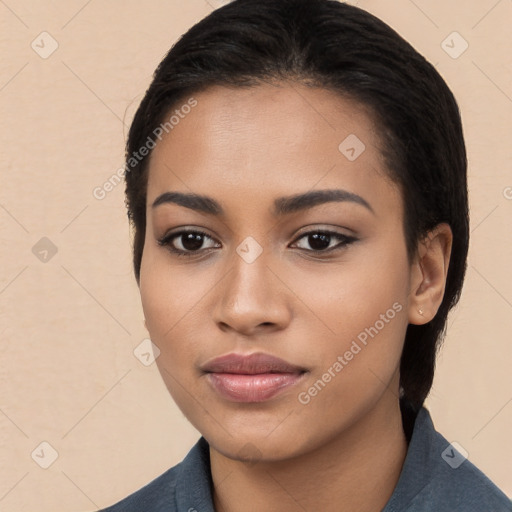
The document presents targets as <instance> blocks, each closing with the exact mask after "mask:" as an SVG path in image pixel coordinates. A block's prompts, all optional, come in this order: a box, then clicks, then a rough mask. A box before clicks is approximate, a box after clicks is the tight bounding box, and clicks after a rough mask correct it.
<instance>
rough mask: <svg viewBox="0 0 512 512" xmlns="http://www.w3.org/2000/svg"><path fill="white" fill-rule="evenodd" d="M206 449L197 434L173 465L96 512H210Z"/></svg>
mask: <svg viewBox="0 0 512 512" xmlns="http://www.w3.org/2000/svg"><path fill="white" fill-rule="evenodd" d="M210 486H211V472H210V452H209V446H208V443H207V442H206V440H205V439H204V438H203V437H201V438H200V439H199V440H198V441H197V443H196V444H195V445H194V446H193V447H192V448H191V450H190V451H189V452H188V454H187V456H186V457H185V458H184V459H183V460H182V461H181V462H180V463H179V464H177V465H176V466H173V467H172V468H170V469H168V470H167V471H166V472H165V473H163V474H161V475H160V476H159V477H157V478H155V479H154V480H152V481H151V482H149V483H148V484H147V485H145V486H144V487H142V488H141V489H139V490H138V491H136V492H134V493H133V494H130V496H128V497H126V498H124V499H123V500H122V501H119V502H118V503H116V504H115V505H112V506H111V507H108V508H105V509H103V510H101V511H100V512H142V511H143V512H164V511H165V512H184V511H187V512H188V511H192V510H195V509H194V506H192V504H195V505H196V506H197V507H198V508H199V506H200V507H201V510H204V511H205V512H213V506H212V498H211V488H210Z"/></svg>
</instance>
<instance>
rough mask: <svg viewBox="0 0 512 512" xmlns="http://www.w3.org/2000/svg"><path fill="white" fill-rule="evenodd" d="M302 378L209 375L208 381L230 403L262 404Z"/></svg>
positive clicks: (274, 375) (293, 375) (284, 375)
mask: <svg viewBox="0 0 512 512" xmlns="http://www.w3.org/2000/svg"><path fill="white" fill-rule="evenodd" d="M302 376H303V374H300V373H259V374H256V375H244V374H239V373H209V374H208V381H209V382H210V384H211V385H212V386H213V388H214V389H215V390H216V391H217V392H218V393H219V394H220V395H221V396H223V397H224V398H226V399H228V400H230V401H232V402H264V401H265V400H269V399H270V398H272V397H274V396H276V395H277V394H278V393H282V392H283V391H284V390H286V389H288V388H289V387H290V386H293V385H295V384H297V382H299V380H301V379H302Z"/></svg>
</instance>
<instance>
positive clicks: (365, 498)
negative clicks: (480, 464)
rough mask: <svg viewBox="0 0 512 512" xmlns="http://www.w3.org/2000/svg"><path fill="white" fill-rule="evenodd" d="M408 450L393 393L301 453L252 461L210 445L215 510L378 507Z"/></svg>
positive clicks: (369, 510) (349, 511)
mask: <svg viewBox="0 0 512 512" xmlns="http://www.w3.org/2000/svg"><path fill="white" fill-rule="evenodd" d="M406 453H407V441H406V438H405V435H404V432H403V428H402V417H401V413H400V407H399V402H398V400H397V398H396V397H395V396H393V395H392V393H386V394H385V396H384V397H382V399H381V401H380V402H379V403H378V404H377V406H375V407H374V408H373V409H372V410H371V411H369V412H368V413H367V414H366V415H364V416H363V417H361V418H360V419H359V420H358V421H357V422H356V423H354V425H353V426H352V427H350V429H349V430H348V431H344V432H342V433H341V434H339V435H338V436H335V437H334V438H333V439H331V440H330V441H329V442H327V443H325V444H324V445H322V446H321V447H320V448H318V449H315V450H313V451H311V452H308V453H306V454H303V455H300V456H297V457H294V458H291V459H288V460H281V461H277V462H275V461H271V462H269V461H260V462H258V463H257V464H255V465H251V464H248V463H244V462H241V461H237V460H233V459H229V458H227V457H225V456H223V455H222V454H220V453H219V452H217V451H216V450H215V449H213V448H212V447H211V446H210V463H211V471H212V479H213V498H214V505H215V510H216V511H217V512H234V511H237V512H240V511H244V510H247V509H248V504H250V510H251V512H277V511H279V512H292V511H293V512H296V511H297V510H322V511H323V512H331V511H332V512H334V511H339V510H340V507H341V506H342V508H343V510H344V511H345V512H355V511H357V512H380V511H381V510H382V509H383V508H384V506H385V505H386V503H387V501H388V500H389V498H390V497H391V495H392V493H393V490H394V488H395V486H396V484H397V482H398V478H399V476H400V472H401V469H402V466H403V462H404V459H405V456H406Z"/></svg>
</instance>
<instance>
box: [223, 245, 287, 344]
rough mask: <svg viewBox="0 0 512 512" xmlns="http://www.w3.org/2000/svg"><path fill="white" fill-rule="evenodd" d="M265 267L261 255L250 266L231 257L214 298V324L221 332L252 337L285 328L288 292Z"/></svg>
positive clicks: (274, 271)
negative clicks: (227, 269)
mask: <svg viewBox="0 0 512 512" xmlns="http://www.w3.org/2000/svg"><path fill="white" fill-rule="evenodd" d="M267 263H268V262H267V259H266V258H265V257H264V256H263V254H262V255H260V256H259V257H258V258H257V259H256V260H255V261H253V262H252V263H247V262H246V261H244V260H243V259H242V258H241V257H240V256H239V255H238V254H236V253H235V254H234V256H233V263H232V265H231V267H230V269H229V271H228V273H227V275H225V277H224V278H223V279H222V280H221V281H220V282H219V283H218V285H217V287H216V292H217V293H216V294H215V296H214V300H215V307H214V321H215V323H216V325H217V326H218V327H219V328H220V329H221V330H222V331H225V332H228V331H234V332H236V333H239V334H242V335H245V336H254V335H257V334H260V333H261V334H263V333H270V332H274V331H279V330H282V329H285V328H286V327H287V326H288V325H289V323H290V320H291V316H292V311H291V302H290V300H289V298H290V295H291V292H290V290H289V289H288V288H287V287H286V285H285V284H284V283H283V281H282V279H280V276H279V272H278V271H277V270H274V269H271V268H270V267H269V266H268V264H267Z"/></svg>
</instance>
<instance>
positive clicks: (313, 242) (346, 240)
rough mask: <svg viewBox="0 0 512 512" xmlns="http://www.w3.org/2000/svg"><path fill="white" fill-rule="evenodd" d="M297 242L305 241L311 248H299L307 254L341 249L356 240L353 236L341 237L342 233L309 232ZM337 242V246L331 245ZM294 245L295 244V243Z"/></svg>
mask: <svg viewBox="0 0 512 512" xmlns="http://www.w3.org/2000/svg"><path fill="white" fill-rule="evenodd" d="M297 240H299V241H300V240H305V242H306V244H305V245H309V247H311V249H308V248H307V247H299V248H300V249H305V250H306V251H308V252H317V253H318V252H329V253H330V252H332V251H336V250H340V249H343V248H344V247H345V246H347V245H349V244H351V243H352V242H355V241H356V240H357V239H356V238H355V237H353V236H347V235H343V234H342V233H337V232H335V231H320V230H317V231H309V232H307V233H304V234H303V235H302V236H301V237H300V238H298V239H297ZM336 240H338V243H337V244H334V245H333V244H332V242H335V241H336ZM295 243H296V242H295Z"/></svg>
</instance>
